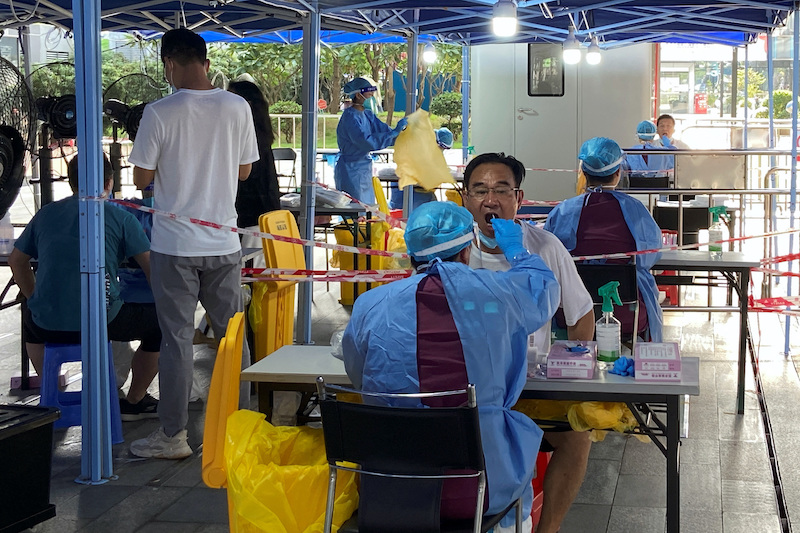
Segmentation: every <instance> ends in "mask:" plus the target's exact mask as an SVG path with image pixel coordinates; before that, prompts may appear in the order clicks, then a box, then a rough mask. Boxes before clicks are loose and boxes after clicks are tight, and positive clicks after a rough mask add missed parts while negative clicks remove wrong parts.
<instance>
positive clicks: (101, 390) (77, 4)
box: [72, 0, 116, 484]
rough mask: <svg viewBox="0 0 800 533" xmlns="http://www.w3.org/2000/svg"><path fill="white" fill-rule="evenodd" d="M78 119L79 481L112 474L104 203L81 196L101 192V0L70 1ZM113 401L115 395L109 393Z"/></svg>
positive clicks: (100, 479)
mask: <svg viewBox="0 0 800 533" xmlns="http://www.w3.org/2000/svg"><path fill="white" fill-rule="evenodd" d="M72 12H73V21H74V30H75V87H76V100H77V109H76V110H77V123H78V146H80V150H79V151H78V167H79V172H78V185H79V195H80V198H81V201H80V202H79V203H78V205H79V212H80V262H81V265H80V268H81V362H82V364H83V369H82V372H83V387H82V390H81V423H82V425H83V432H82V434H81V476H80V477H79V478H78V479H76V481H77V482H79V483H88V484H99V483H105V482H106V481H108V480H109V479H110V478H113V475H114V471H113V456H112V454H111V408H110V405H109V402H108V398H109V397H110V387H111V384H110V383H109V364H110V362H109V357H108V341H107V335H108V333H107V326H106V298H105V292H106V290H105V277H106V269H105V265H106V261H105V244H104V243H105V221H104V204H103V202H98V201H89V200H84V198H86V197H87V196H91V197H98V196H100V194H101V193H102V191H103V184H102V183H100V180H102V179H103V178H102V176H103V150H102V144H101V139H102V135H103V124H102V119H101V115H100V108H99V106H97V102H100V101H102V89H101V83H100V76H101V69H100V65H101V58H100V2H98V1H95V2H86V1H82V0H73V1H72ZM113 396H114V398H115V399H116V394H114V395H113Z"/></svg>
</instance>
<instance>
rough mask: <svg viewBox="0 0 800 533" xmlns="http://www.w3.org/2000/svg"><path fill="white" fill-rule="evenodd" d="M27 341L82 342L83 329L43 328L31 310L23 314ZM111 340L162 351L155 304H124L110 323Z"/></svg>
mask: <svg viewBox="0 0 800 533" xmlns="http://www.w3.org/2000/svg"><path fill="white" fill-rule="evenodd" d="M23 327H24V328H25V340H26V341H27V342H30V343H33V344H44V343H46V342H52V343H58V344H80V343H81V332H80V331H57V330H48V329H44V328H40V327H39V326H37V325H36V323H35V322H34V321H33V315H32V314H31V311H30V309H26V310H25V316H24V317H23ZM108 340H112V341H123V342H126V341H142V345H141V349H142V350H144V351H146V352H160V351H161V329H160V328H159V327H158V318H157V316H156V306H155V304H133V303H123V304H122V307H121V308H120V310H119V313H117V316H115V317H114V320H112V321H111V322H109V323H108Z"/></svg>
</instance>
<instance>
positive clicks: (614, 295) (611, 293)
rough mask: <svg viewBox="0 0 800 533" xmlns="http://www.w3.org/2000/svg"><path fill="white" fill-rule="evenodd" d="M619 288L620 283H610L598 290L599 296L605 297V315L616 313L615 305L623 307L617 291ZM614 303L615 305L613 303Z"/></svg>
mask: <svg viewBox="0 0 800 533" xmlns="http://www.w3.org/2000/svg"><path fill="white" fill-rule="evenodd" d="M617 287H619V281H609V282H608V283H606V284H605V285H603V286H602V287H600V288H599V289H597V294H599V295H600V296H602V297H603V312H604V313H611V312H612V311H614V305H613V304H614V303H615V304H617V305H622V300H620V297H619V291H618V290H617ZM612 302H613V303H612Z"/></svg>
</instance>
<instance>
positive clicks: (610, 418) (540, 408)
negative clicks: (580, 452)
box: [514, 400, 647, 442]
mask: <svg viewBox="0 0 800 533" xmlns="http://www.w3.org/2000/svg"><path fill="white" fill-rule="evenodd" d="M514 410H516V411H519V412H520V413H523V414H524V415H526V416H528V417H529V418H531V419H533V420H558V421H569V425H570V426H571V427H572V429H573V430H575V431H591V435H590V436H589V438H590V439H591V440H592V441H593V442H598V441H601V440H603V439H604V438H605V435H606V431H604V430H607V429H610V430H614V431H619V432H621V433H624V432H626V431H631V430H633V429H635V428H636V427H638V425H639V424H638V423H637V422H636V419H635V418H634V417H633V413H631V411H630V409H628V406H627V405H625V404H624V403H620V402H573V401H559V400H519V401H518V402H517V404H516V405H515V406H514ZM543 426H544V427H543V429H544V430H545V431H547V427H546V424H543ZM639 437H640V436H638V435H637V438H639ZM640 440H645V441H646V440H647V437H644V439H640Z"/></svg>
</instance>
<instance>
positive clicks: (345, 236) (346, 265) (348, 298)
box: [333, 222, 383, 305]
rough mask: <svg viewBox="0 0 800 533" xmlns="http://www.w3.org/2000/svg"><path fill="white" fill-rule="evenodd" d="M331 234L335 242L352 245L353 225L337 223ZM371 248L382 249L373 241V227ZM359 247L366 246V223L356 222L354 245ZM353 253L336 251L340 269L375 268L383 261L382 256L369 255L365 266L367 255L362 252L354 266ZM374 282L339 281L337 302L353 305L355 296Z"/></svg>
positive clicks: (373, 229) (374, 236)
mask: <svg viewBox="0 0 800 533" xmlns="http://www.w3.org/2000/svg"><path fill="white" fill-rule="evenodd" d="M333 235H334V237H335V238H336V242H337V243H338V244H343V245H345V246H353V227H352V226H351V225H348V224H337V225H336V226H334V227H333ZM371 240H372V248H376V249H382V246H376V245H377V244H381V243H377V242H375V241H376V240H377V239H376V235H375V228H372V235H371ZM356 246H358V247H359V248H365V247H366V246H367V223H366V222H360V223H359V224H358V244H357V245H356ZM354 255H355V254H351V253H348V252H336V257H337V258H338V259H337V260H338V262H339V268H340V269H342V270H367V269H368V268H369V269H370V270H377V269H380V268H382V265H383V262H382V258H381V257H379V256H375V255H373V256H371V257H370V259H369V261H370V263H369V266H367V256H366V255H364V254H358V255H357V257H358V259H357V261H356V265H355V266H354V265H353V263H354V261H353V256H354ZM376 285H377V284H375V283H350V282H342V283H341V298H340V299H339V302H340V303H341V304H342V305H353V303H354V302H355V300H356V298H358V295H359V294H362V293H364V292H366V291H367V290H369V289H370V288H372V287H374V286H376Z"/></svg>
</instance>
